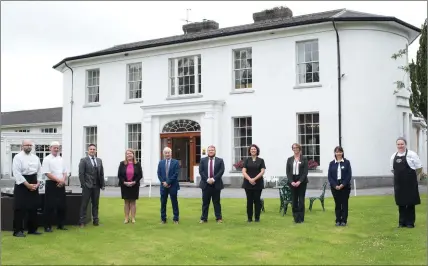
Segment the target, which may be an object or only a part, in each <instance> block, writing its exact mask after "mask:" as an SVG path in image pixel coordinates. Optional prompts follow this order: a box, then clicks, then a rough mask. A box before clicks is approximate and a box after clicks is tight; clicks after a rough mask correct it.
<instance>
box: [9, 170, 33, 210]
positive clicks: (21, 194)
mask: <svg viewBox="0 0 428 266" xmlns="http://www.w3.org/2000/svg"><path fill="white" fill-rule="evenodd" d="M22 176H23V177H24V178H25V179H26V180H27V182H28V183H30V184H37V174H33V175H22ZM39 205H40V197H39V189H36V190H34V191H30V190H29V189H28V188H27V187H26V186H25V185H24V183H22V184H19V185H17V184H15V188H14V190H13V206H14V209H15V210H37V209H38V208H39Z"/></svg>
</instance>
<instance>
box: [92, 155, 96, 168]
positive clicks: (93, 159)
mask: <svg viewBox="0 0 428 266" xmlns="http://www.w3.org/2000/svg"><path fill="white" fill-rule="evenodd" d="M92 162H94V167H97V163H96V162H95V157H92Z"/></svg>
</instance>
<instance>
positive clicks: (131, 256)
mask: <svg viewBox="0 0 428 266" xmlns="http://www.w3.org/2000/svg"><path fill="white" fill-rule="evenodd" d="M426 199H427V198H426V195H423V196H422V201H423V204H422V205H419V206H417V207H416V211H417V214H416V216H417V218H416V228H414V229H408V228H401V229H398V228H397V216H398V214H397V208H396V206H395V204H394V199H393V197H392V196H372V197H351V199H350V213H349V220H348V226H347V227H335V226H334V209H333V208H334V204H333V201H332V199H331V198H328V199H327V200H326V211H325V212H323V211H322V210H321V207H320V204H319V202H317V203H316V204H315V206H314V210H313V211H312V212H309V211H307V212H306V217H305V223H303V224H297V225H296V224H294V223H293V222H292V220H293V219H292V217H291V214H290V213H287V214H286V216H284V217H283V216H282V214H279V213H278V206H279V205H278V201H279V200H278V199H265V207H266V213H263V214H262V216H261V223H259V224H255V223H252V224H247V223H246V213H245V199H223V200H222V207H223V217H224V224H216V223H215V222H213V220H212V217H213V210H212V206H211V208H210V216H209V218H210V219H211V220H210V221H209V222H208V223H207V224H199V223H198V221H199V217H200V207H201V200H199V199H184V198H181V199H179V203H180V211H181V215H180V216H181V217H180V218H181V221H180V222H181V223H180V224H179V225H174V224H173V223H171V222H170V223H168V224H166V225H160V224H159V219H160V218H159V207H160V203H159V199H158V198H151V199H149V198H142V199H140V200H139V201H138V203H137V204H138V206H137V208H138V210H137V212H138V213H137V223H136V224H134V225H133V224H123V215H122V210H123V207H122V206H123V204H122V200H121V199H118V198H117V199H116V198H103V199H102V200H101V203H100V208H101V209H100V219H101V223H102V226H100V227H94V226H92V224H91V225H89V226H87V227H86V228H85V229H79V228H77V227H70V229H71V230H69V231H67V232H59V231H55V232H54V233H52V234H44V235H42V236H27V237H26V238H14V237H12V235H11V233H10V232H3V234H2V252H1V256H2V257H1V259H2V264H3V265H11V264H15V265H16V264H26V265H30V264H45V265H46V264H51V265H52V264H57V265H58V264H63V265H66V264H67V265H71V264H74V265H76V264H86V265H88V264H98V265H100V264H104V265H119V264H122V265H123V264H127V265H129V264H134V265H135V264H137V265H143V264H164V265H165V264H174V265H177V264H182V265H183V264H211V265H213V264H240V265H245V264H257V265H260V264H276V265H279V264H306V265H307V264H317V265H320V264H324V265H334V264H353V265H358V264H360V265H361V264H383V265H385V264H390V265H391V264H393V265H398V264H408V265H426V261H427V249H426V248H427V242H426V240H427V227H426V222H427V221H426V217H427V213H426V207H427V205H426ZM307 206H308V204H307ZM168 216H169V218H172V215H171V207H170V204H168ZM169 221H170V220H169Z"/></svg>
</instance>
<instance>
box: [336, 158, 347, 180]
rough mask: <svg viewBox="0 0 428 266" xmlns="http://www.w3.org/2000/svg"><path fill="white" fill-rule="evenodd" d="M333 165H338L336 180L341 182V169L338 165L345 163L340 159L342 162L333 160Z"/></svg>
mask: <svg viewBox="0 0 428 266" xmlns="http://www.w3.org/2000/svg"><path fill="white" fill-rule="evenodd" d="M334 162H335V163H339V165H338V166H337V180H342V167H341V165H340V163H343V162H345V161H344V160H343V158H342V160H340V161H338V160H336V159H334Z"/></svg>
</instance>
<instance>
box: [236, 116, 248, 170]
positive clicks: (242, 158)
mask: <svg viewBox="0 0 428 266" xmlns="http://www.w3.org/2000/svg"><path fill="white" fill-rule="evenodd" d="M242 118H245V119H247V122H245V123H246V126H245V127H241V125H240V122H239V125H238V127H235V119H242ZM248 118H250V119H251V126H248ZM237 128H238V129H241V128H245V129H246V132H245V134H246V135H245V136H244V137H245V138H246V141H247V142H248V138H251V141H250V142H251V143H246V145H245V146H242V143H241V142H240V143H239V146H236V142H235V141H236V139H238V138H239V139H240V138H243V137H242V136H241V135H239V137H237V136H236V135H235V129H237ZM248 128H251V135H247V134H248ZM251 144H253V117H252V116H251V115H246V116H235V117H232V166H233V164H235V163H237V162H239V161H241V160H242V161H245V159H246V158H249V157H250V155H249V153H248V148H249V147H250V146H251ZM244 148H245V151H244V154H242V152H243V150H242V149H244ZM237 149H239V154H236V150H237Z"/></svg>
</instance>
